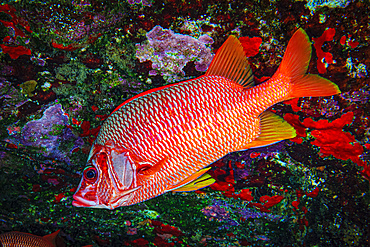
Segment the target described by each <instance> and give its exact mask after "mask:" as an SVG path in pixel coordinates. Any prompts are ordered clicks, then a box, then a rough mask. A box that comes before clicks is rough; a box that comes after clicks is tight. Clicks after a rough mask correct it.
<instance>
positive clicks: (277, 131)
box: [73, 29, 340, 209]
mask: <svg viewBox="0 0 370 247" xmlns="http://www.w3.org/2000/svg"><path fill="white" fill-rule="evenodd" d="M310 56H311V44H310V42H309V39H308V36H307V34H306V33H305V32H304V31H303V30H302V29H299V30H298V31H297V32H296V33H295V34H294V35H293V37H292V39H291V40H290V42H289V44H288V47H287V50H286V53H285V55H284V58H283V60H282V63H281V65H280V67H279V69H278V71H277V72H276V73H275V74H274V76H273V77H272V78H271V79H270V80H268V81H266V82H264V83H262V84H260V85H257V86H254V85H253V79H252V78H253V76H252V72H251V70H250V68H249V64H248V61H247V59H246V58H245V56H244V52H243V48H242V46H241V44H240V43H239V41H238V40H237V39H236V38H235V37H233V36H230V37H229V38H228V40H227V41H226V42H225V43H224V45H223V46H222V47H221V48H220V49H219V51H218V52H217V54H216V55H215V58H214V59H213V61H212V63H211V65H210V67H209V69H208V70H207V72H206V74H205V75H204V76H201V77H198V78H195V79H192V80H187V81H184V82H180V83H176V84H172V85H168V86H164V87H161V88H158V89H153V90H149V91H147V92H144V93H142V94H140V95H138V96H136V97H134V98H132V99H130V100H128V101H125V102H124V103H122V104H121V105H120V106H119V107H117V108H116V110H114V111H113V113H112V114H111V115H110V116H109V117H108V118H107V120H106V121H105V122H104V124H103V126H102V128H101V130H100V133H99V135H98V137H97V139H96V141H95V143H94V144H93V147H92V149H91V151H90V154H89V158H88V166H87V167H86V168H85V170H84V173H83V178H82V180H81V182H80V185H79V188H78V189H77V191H76V193H75V195H74V201H73V205H74V206H79V207H97V208H108V209H114V208H116V207H120V206H129V205H132V204H136V203H138V202H142V201H145V200H148V199H150V198H153V197H156V196H158V195H161V194H163V193H166V192H168V191H190V190H192V189H198V188H201V187H204V186H207V185H209V184H211V183H212V182H213V181H214V180H212V179H211V178H209V176H208V177H207V175H206V174H205V172H206V169H205V168H206V167H207V166H208V165H209V164H211V163H213V162H214V161H216V160H218V159H220V158H222V157H223V156H225V155H226V154H228V153H231V152H235V151H240V150H245V149H248V148H251V147H259V146H265V145H270V144H272V143H276V142H278V141H281V140H284V139H288V138H293V137H294V136H295V130H294V129H293V127H291V126H290V125H289V124H288V123H286V122H285V121H284V120H283V119H281V118H280V117H278V116H276V115H274V114H273V113H270V112H268V111H266V109H268V108H269V107H270V106H272V105H274V104H276V103H278V102H281V101H284V100H288V99H292V98H295V97H303V96H329V95H334V94H337V93H339V92H340V91H339V89H338V87H337V86H336V85H335V84H333V83H332V82H330V81H329V80H327V79H324V78H322V77H320V76H318V75H309V74H306V71H307V68H308V63H309V61H310Z"/></svg>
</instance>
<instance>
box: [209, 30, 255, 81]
mask: <svg viewBox="0 0 370 247" xmlns="http://www.w3.org/2000/svg"><path fill="white" fill-rule="evenodd" d="M205 75H206V76H207V75H208V76H209V75H218V76H223V77H225V78H227V79H230V80H232V81H234V82H236V83H237V84H239V85H241V86H243V87H245V88H248V87H252V86H253V84H254V83H253V75H252V70H251V68H250V66H249V63H248V60H247V58H246V57H245V55H244V50H243V46H242V45H241V44H240V42H239V40H238V39H237V38H236V37H235V36H233V35H231V36H230V37H229V38H228V39H227V40H226V41H225V43H224V44H223V45H222V46H221V48H220V49H219V50H218V51H217V53H216V55H215V57H214V58H213V60H212V63H211V65H210V66H209V68H208V70H207V72H206V74H205Z"/></svg>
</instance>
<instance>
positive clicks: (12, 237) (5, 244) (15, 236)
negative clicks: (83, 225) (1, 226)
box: [0, 230, 65, 247]
mask: <svg viewBox="0 0 370 247" xmlns="http://www.w3.org/2000/svg"><path fill="white" fill-rule="evenodd" d="M59 231H60V230H58V231H56V232H54V233H51V234H49V235H46V236H43V237H39V236H36V235H33V234H30V233H24V232H7V233H3V234H0V246H2V247H25V246H27V247H55V246H57V245H56V243H55V238H56V236H57V235H58V233H59ZM58 246H61V245H60V244H59V245H58ZM62 246H65V245H64V244H62Z"/></svg>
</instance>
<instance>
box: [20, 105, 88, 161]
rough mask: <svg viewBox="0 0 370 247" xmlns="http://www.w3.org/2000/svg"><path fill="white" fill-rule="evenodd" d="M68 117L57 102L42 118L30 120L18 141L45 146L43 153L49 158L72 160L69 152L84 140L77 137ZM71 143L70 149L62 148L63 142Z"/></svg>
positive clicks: (28, 144)
mask: <svg viewBox="0 0 370 247" xmlns="http://www.w3.org/2000/svg"><path fill="white" fill-rule="evenodd" d="M67 124H68V117H67V115H66V114H65V113H64V111H63V109H62V106H61V105H60V104H56V105H53V106H50V107H49V108H48V109H46V110H45V112H44V114H43V116H42V118H40V119H39V120H33V121H30V122H28V123H27V124H26V125H25V126H24V127H23V129H22V131H21V135H20V136H18V137H16V138H15V139H16V141H18V142H19V143H20V144H22V145H24V146H32V147H40V148H43V151H42V154H43V155H44V156H46V157H49V158H56V159H59V160H62V161H65V162H70V160H69V157H68V156H67V155H68V153H71V151H72V150H73V149H75V148H77V147H80V146H82V144H83V141H82V139H81V138H80V137H76V136H75V135H74V134H73V133H72V131H71V130H70V129H69V128H66V126H67ZM67 143H71V145H70V146H71V147H72V148H70V149H69V150H61V149H63V148H61V146H62V144H67Z"/></svg>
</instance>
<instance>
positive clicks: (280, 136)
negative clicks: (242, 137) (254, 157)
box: [242, 111, 296, 150]
mask: <svg viewBox="0 0 370 247" xmlns="http://www.w3.org/2000/svg"><path fill="white" fill-rule="evenodd" d="M260 119H261V120H260V134H259V136H258V137H257V138H256V139H255V140H253V141H252V142H250V143H248V144H247V145H246V146H244V147H243V149H242V150H245V149H249V148H257V147H264V146H268V145H271V144H274V143H277V142H279V141H282V140H285V139H290V138H294V137H295V136H296V132H295V129H294V128H293V127H292V126H291V125H290V124H289V123H288V122H286V121H285V120H284V119H282V118H281V117H279V116H277V115H275V114H274V113H272V112H269V111H265V112H263V113H262V114H261V116H260Z"/></svg>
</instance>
